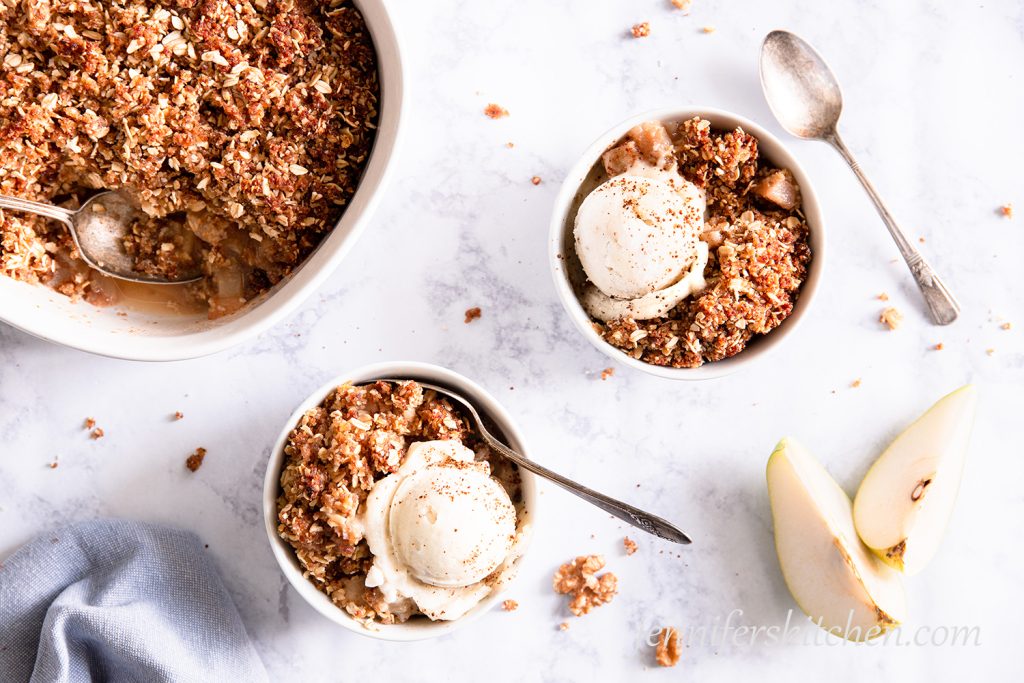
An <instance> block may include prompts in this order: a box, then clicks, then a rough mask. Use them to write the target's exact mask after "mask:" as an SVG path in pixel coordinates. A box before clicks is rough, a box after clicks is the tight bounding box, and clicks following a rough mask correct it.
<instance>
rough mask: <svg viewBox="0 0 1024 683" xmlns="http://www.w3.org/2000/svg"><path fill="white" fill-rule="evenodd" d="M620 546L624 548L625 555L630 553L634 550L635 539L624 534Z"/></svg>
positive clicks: (635, 545) (635, 546) (635, 547)
mask: <svg viewBox="0 0 1024 683" xmlns="http://www.w3.org/2000/svg"><path fill="white" fill-rule="evenodd" d="M622 547H623V548H625V549H626V554H627V555H632V554H633V553H635V552H636V549H637V544H636V541H634V540H633V539H632V538H630V537H629V536H626V537H625V538H623V539H622Z"/></svg>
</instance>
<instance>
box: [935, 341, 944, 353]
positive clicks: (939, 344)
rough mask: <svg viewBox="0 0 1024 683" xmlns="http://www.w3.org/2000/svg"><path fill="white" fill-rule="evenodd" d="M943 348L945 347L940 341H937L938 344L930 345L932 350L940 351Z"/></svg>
mask: <svg viewBox="0 0 1024 683" xmlns="http://www.w3.org/2000/svg"><path fill="white" fill-rule="evenodd" d="M944 348H945V347H944V346H943V345H942V342H939V343H938V344H936V345H935V346H933V347H932V350H933V351H941V350H942V349H944Z"/></svg>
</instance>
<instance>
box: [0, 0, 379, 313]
mask: <svg viewBox="0 0 1024 683" xmlns="http://www.w3.org/2000/svg"><path fill="white" fill-rule="evenodd" d="M0 29H2V30H0V59H2V61H3V65H4V69H3V72H2V74H0V193H3V194H6V195H12V196H16V197H23V198H25V199H31V200H35V201H41V202H52V203H56V204H60V205H61V206H65V207H67V208H71V209H74V208H77V207H78V206H80V205H81V204H82V203H83V202H84V201H86V200H87V199H88V198H89V197H90V196H91V195H93V194H95V193H97V192H99V191H101V190H121V191H124V192H125V193H127V194H128V195H129V196H130V197H131V198H132V199H133V201H135V202H136V203H137V204H138V205H139V206H140V207H141V208H142V210H143V212H144V214H145V216H146V218H144V219H143V220H141V221H138V222H136V223H135V224H134V225H133V226H131V230H130V233H129V234H128V235H127V237H126V238H125V240H124V243H123V245H124V248H125V251H126V252H127V253H128V254H129V255H130V256H132V257H133V258H134V260H135V263H136V269H137V270H139V271H140V272H141V273H145V274H149V275H154V276H165V277H169V278H171V279H173V278H174V277H175V273H177V272H182V271H183V270H185V269H189V268H191V267H192V266H194V264H197V263H198V264H201V269H202V272H203V277H202V279H201V280H200V281H199V282H196V283H193V284H190V285H182V287H186V288H187V294H188V298H189V299H190V300H191V301H194V302H195V303H196V304H197V305H199V306H201V307H202V308H205V309H206V310H208V312H209V315H210V317H218V316H222V315H227V314H230V313H232V312H234V311H236V310H238V309H239V308H240V307H241V306H242V305H243V304H244V303H245V302H246V301H248V300H250V299H252V298H254V297H256V296H257V295H259V294H260V293H262V292H264V291H266V290H267V289H269V288H270V287H272V286H273V285H274V284H276V283H277V282H279V281H280V280H282V279H283V278H284V277H285V276H287V275H288V274H289V273H290V272H292V270H294V269H295V268H296V267H297V266H298V265H299V264H300V263H301V262H302V260H303V259H305V258H306V256H308V255H309V254H310V253H311V252H312V251H313V250H314V249H315V248H316V246H317V245H318V244H319V243H320V241H321V240H322V239H323V238H324V236H325V235H327V234H328V233H329V232H330V231H331V230H332V228H333V227H334V225H335V224H336V222H337V221H338V219H339V217H340V216H341V214H342V213H343V212H344V210H345V206H346V204H347V203H348V202H349V200H350V199H351V198H352V196H353V194H354V193H355V190H356V187H357V185H358V183H359V180H360V177H361V175H362V172H363V168H364V167H365V165H366V162H367V159H368V157H369V154H370V150H371V147H372V144H373V141H374V134H375V130H376V122H377V118H378V107H379V103H378V100H379V83H378V74H377V65H376V53H375V51H374V47H373V43H372V40H371V38H370V35H369V32H368V30H367V28H366V25H365V24H364V22H363V18H362V16H361V15H360V13H359V11H358V10H357V9H356V8H355V7H354V6H353V4H352V2H351V1H350V0H322V1H320V2H304V1H301V0H175V1H172V2H161V1H159V0H73V1H70V0H68V1H60V2H58V1H57V0H0ZM0 274H2V275H6V276H8V277H12V278H15V279H19V280H24V281H26V282H31V283H42V284H46V285H49V286H50V287H53V288H54V289H56V290H57V291H59V292H61V293H63V294H66V295H68V296H69V297H72V298H75V299H78V298H81V299H84V300H86V301H88V302H90V303H93V304H96V305H109V304H113V303H116V302H117V301H118V298H119V292H120V290H119V288H118V286H117V283H116V282H115V281H113V280H112V279H111V278H108V277H106V276H104V275H102V274H100V273H98V272H96V271H93V270H91V269H90V268H88V267H87V266H86V265H85V263H84V262H83V261H82V259H81V258H80V255H79V254H78V251H77V249H76V247H75V244H74V243H73V241H72V239H71V237H70V235H69V234H68V232H67V230H66V229H65V228H64V226H62V225H61V224H59V223H58V222H56V221H47V220H45V219H43V218H40V217H36V216H32V215H28V214H24V213H18V212H12V211H2V212H0Z"/></svg>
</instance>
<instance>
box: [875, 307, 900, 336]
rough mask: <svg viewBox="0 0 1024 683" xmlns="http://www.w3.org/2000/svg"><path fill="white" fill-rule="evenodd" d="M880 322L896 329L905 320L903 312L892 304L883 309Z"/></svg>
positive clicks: (891, 328) (879, 318) (879, 317)
mask: <svg viewBox="0 0 1024 683" xmlns="http://www.w3.org/2000/svg"><path fill="white" fill-rule="evenodd" d="M878 322H880V323H882V324H883V325H885V326H886V327H888V328H889V329H890V330H895V329H896V328H897V327H899V326H900V323H901V322H903V314H902V313H900V312H899V311H898V310H896V309H895V308H893V307H892V306H890V307H889V308H887V309H885V310H884V311H882V314H881V315H880V316H878Z"/></svg>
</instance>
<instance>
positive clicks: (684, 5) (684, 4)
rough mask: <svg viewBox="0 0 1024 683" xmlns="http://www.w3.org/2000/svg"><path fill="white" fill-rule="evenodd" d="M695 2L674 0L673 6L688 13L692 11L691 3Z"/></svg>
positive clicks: (691, 0)
mask: <svg viewBox="0 0 1024 683" xmlns="http://www.w3.org/2000/svg"><path fill="white" fill-rule="evenodd" d="M692 4H693V0H672V6H673V7H675V8H676V9H678V10H682V11H683V12H686V13H687V14H689V13H690V5H692Z"/></svg>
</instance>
